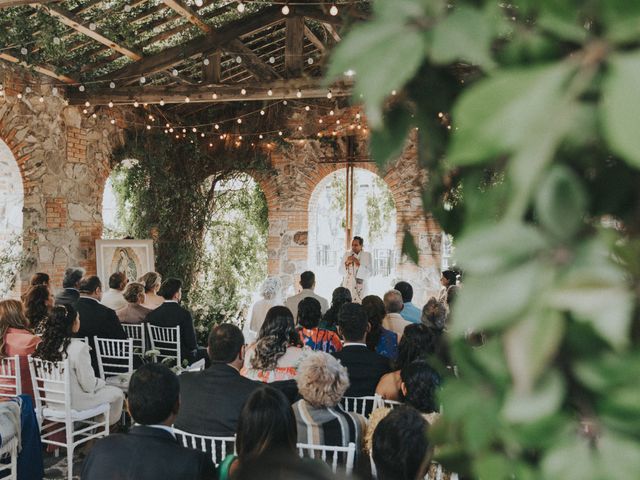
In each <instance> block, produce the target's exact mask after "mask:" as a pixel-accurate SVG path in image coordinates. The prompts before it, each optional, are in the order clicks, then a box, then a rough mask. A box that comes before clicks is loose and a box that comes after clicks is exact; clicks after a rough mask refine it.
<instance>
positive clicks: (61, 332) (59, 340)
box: [34, 305, 78, 362]
mask: <svg viewBox="0 0 640 480" xmlns="http://www.w3.org/2000/svg"><path fill="white" fill-rule="evenodd" d="M77 316H78V313H77V312H76V310H75V308H73V307H72V306H71V305H56V306H55V307H53V308H52V309H51V314H50V315H49V318H48V319H47V323H46V328H45V330H44V332H43V333H42V341H41V342H40V343H39V344H38V347H37V348H36V353H35V354H34V356H35V357H39V358H41V359H43V360H48V361H50V362H59V361H61V360H62V359H63V358H64V357H66V355H67V347H68V346H69V343H70V342H71V337H72V336H73V332H72V331H71V330H72V328H73V322H75V320H76V317H77Z"/></svg>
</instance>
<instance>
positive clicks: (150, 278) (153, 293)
mask: <svg viewBox="0 0 640 480" xmlns="http://www.w3.org/2000/svg"><path fill="white" fill-rule="evenodd" d="M138 282H139V283H141V284H143V285H144V297H145V298H144V304H143V305H142V306H143V307H145V308H148V309H149V310H154V309H156V308H158V307H159V306H160V305H162V304H163V303H164V298H162V297H161V296H160V295H158V290H160V285H162V277H161V276H160V274H159V273H156V272H148V273H145V274H144V275H143V276H141V277H140V278H139V279H138Z"/></svg>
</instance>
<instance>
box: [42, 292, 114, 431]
mask: <svg viewBox="0 0 640 480" xmlns="http://www.w3.org/2000/svg"><path fill="white" fill-rule="evenodd" d="M79 329H80V315H78V313H77V312H76V310H75V309H74V308H73V307H72V306H71V305H56V306H55V307H53V309H52V310H51V315H50V317H49V319H48V320H47V326H46V329H45V331H44V333H43V334H42V342H41V343H40V344H39V345H38V348H36V353H35V355H34V356H35V357H39V358H41V359H42V360H47V361H49V362H61V361H63V360H69V373H70V377H71V378H70V382H71V408H72V409H74V410H88V409H90V408H94V407H97V406H98V405H101V404H103V403H109V405H110V407H111V410H110V411H109V424H110V425H114V424H116V423H118V420H120V415H121V414H122V402H123V401H124V395H123V394H122V390H120V389H119V388H117V387H112V386H109V385H105V383H104V380H102V379H101V378H96V376H95V374H94V373H93V368H92V367H91V356H90V354H89V345H87V344H86V343H85V342H83V341H82V340H80V339H77V338H72V337H73V335H74V334H75V333H77V332H78V330H79Z"/></svg>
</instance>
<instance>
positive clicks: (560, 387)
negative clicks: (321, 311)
mask: <svg viewBox="0 0 640 480" xmlns="http://www.w3.org/2000/svg"><path fill="white" fill-rule="evenodd" d="M638 25H640V4H638V2H625V1H606V2H600V1H578V0H552V1H546V0H513V1H508V2H496V1H494V0H481V1H471V0H468V1H464V0H461V1H457V2H455V5H451V4H449V2H446V1H441V0H397V1H394V2H387V1H384V0H379V1H376V2H374V14H373V16H372V18H371V19H370V20H369V21H367V22H364V23H362V24H361V25H359V26H356V27H355V28H354V29H353V30H352V31H351V32H350V33H349V34H348V35H347V36H346V37H345V38H344V39H343V41H342V42H341V43H340V45H339V46H338V48H337V50H336V51H335V52H334V55H333V59H332V64H331V67H330V72H329V75H328V76H329V77H331V78H335V77H337V76H339V75H341V74H342V72H345V71H346V70H348V69H352V70H354V71H355V72H356V73H357V75H356V82H357V83H356V86H355V89H354V93H355V98H359V97H360V96H363V97H364V98H365V100H366V111H367V116H368V119H369V122H370V124H371V127H372V138H371V148H372V154H373V156H374V158H375V159H376V161H377V162H378V164H379V165H380V166H381V167H384V166H385V165H386V164H387V162H388V161H389V160H390V159H392V158H394V157H395V156H397V155H398V154H399V153H400V151H401V149H402V146H403V142H404V139H405V138H406V137H407V134H408V133H409V131H410V129H412V128H414V127H418V128H419V133H420V148H419V155H420V160H421V161H422V162H423V164H424V165H425V166H426V167H427V168H428V170H429V172H430V179H429V190H428V191H426V192H425V196H424V197H425V205H429V210H430V211H431V212H432V213H433V214H434V216H435V218H436V219H437V220H438V221H439V222H440V224H441V225H442V226H443V229H444V230H446V231H447V232H450V233H452V234H454V235H455V236H456V238H457V240H458V245H457V250H456V254H457V258H458V260H459V264H460V266H461V267H462V268H463V269H464V270H465V282H464V287H463V289H462V292H461V294H460V296H459V297H458V298H457V301H456V304H455V305H454V308H453V312H452V313H453V315H452V319H451V324H450V325H449V334H450V338H451V347H452V350H453V358H454V360H455V363H456V364H457V366H458V368H457V371H458V377H457V378H451V379H449V380H448V381H447V382H446V384H445V386H444V389H443V391H442V395H441V402H442V404H443V406H444V411H443V413H444V415H443V418H442V421H441V422H439V423H437V424H436V425H437V427H436V428H434V429H432V432H431V435H432V438H433V439H434V440H435V441H436V443H437V444H438V452H439V454H438V458H439V460H440V461H442V462H444V463H445V465H446V466H447V467H449V468H450V469H452V470H453V471H457V472H459V473H461V474H462V475H463V476H466V477H469V478H483V479H493V480H499V479H512V478H517V479H568V480H571V479H582V480H587V479H593V480H596V479H598V480H599V479H605V478H607V479H608V478H635V477H636V476H637V475H638V473H637V472H638V471H640V402H638V401H637V399H638V398H640V383H639V382H638V381H637V380H638V375H639V372H640V342H639V337H638V331H639V323H640V322H639V321H638V293H639V292H640V263H639V262H638V258H640V236H639V233H640V215H639V214H638V212H639V211H640V210H639V209H638V205H640V190H638V184H639V181H640V171H639V170H640V136H639V135H638V132H637V112H638V111H639V110H640V93H639V92H640V91H639V90H638V88H637V79H638V77H639V76H640V29H639V28H638ZM397 52H402V55H397ZM392 90H397V91H398V95H396V96H395V97H394V98H393V99H391V96H390V93H391V91H392ZM391 100H393V101H392V102H391ZM390 102H391V103H390ZM405 247H406V248H407V250H409V251H413V252H414V253H415V246H414V245H412V242H410V241H407V242H405ZM470 330H471V331H476V332H477V331H483V332H484V333H485V334H486V338H487V342H486V344H485V345H484V346H482V347H481V348H471V347H470V346H469V345H468V344H467V343H466V341H465V335H466V334H468V332H469V331H470Z"/></svg>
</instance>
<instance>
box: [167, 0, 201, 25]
mask: <svg viewBox="0 0 640 480" xmlns="http://www.w3.org/2000/svg"><path fill="white" fill-rule="evenodd" d="M162 1H163V3H164V4H165V5H166V6H167V7H169V8H171V9H173V10H175V11H176V12H178V14H179V15H180V16H182V17H184V18H186V19H187V20H188V21H189V22H191V23H193V24H194V25H195V26H197V27H198V28H199V29H200V30H202V31H203V32H204V33H211V32H212V31H213V29H212V28H211V27H210V26H209V25H207V24H206V23H205V22H204V21H203V20H202V18H200V16H199V15H198V14H197V13H196V12H194V11H193V10H192V9H191V8H190V7H188V6H187V5H186V4H185V3H184V2H182V1H181V0H162Z"/></svg>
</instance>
